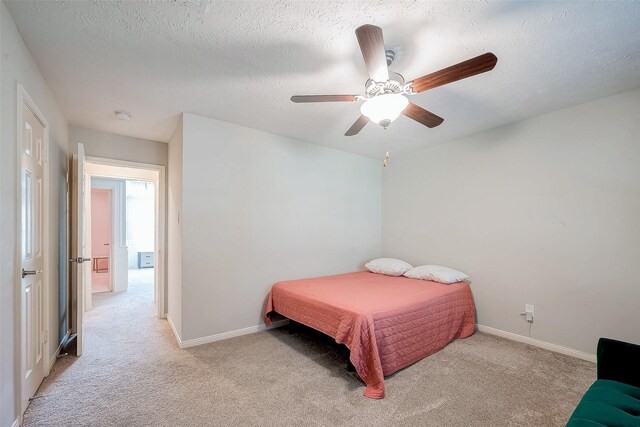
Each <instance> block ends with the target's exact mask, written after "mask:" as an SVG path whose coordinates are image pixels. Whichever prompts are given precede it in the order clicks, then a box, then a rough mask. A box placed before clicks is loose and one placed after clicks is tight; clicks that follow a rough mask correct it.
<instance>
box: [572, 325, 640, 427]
mask: <svg viewBox="0 0 640 427" xmlns="http://www.w3.org/2000/svg"><path fill="white" fill-rule="evenodd" d="M597 357H598V379H597V381H596V382H595V383H593V384H592V385H591V387H589V390H587V392H586V393H585V395H584V397H583V398H582V400H581V401H580V404H578V407H577V408H576V410H575V411H574V412H573V415H571V418H570V419H569V422H568V424H567V427H595V426H611V427H627V426H629V427H632V426H635V427H639V426H640V345H635V344H630V343H626V342H622V341H616V340H612V339H608V338H600V341H598V354H597Z"/></svg>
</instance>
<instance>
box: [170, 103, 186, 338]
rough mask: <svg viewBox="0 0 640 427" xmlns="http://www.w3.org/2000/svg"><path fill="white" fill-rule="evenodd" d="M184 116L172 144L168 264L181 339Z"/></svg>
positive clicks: (172, 319)
mask: <svg viewBox="0 0 640 427" xmlns="http://www.w3.org/2000/svg"><path fill="white" fill-rule="evenodd" d="M182 125H183V123H182V116H181V117H180V120H179V121H178V125H177V126H176V130H175V131H174V132H173V135H172V136H171V139H170V140H169V164H170V166H171V167H170V168H169V176H168V180H167V181H168V183H169V184H168V185H167V187H168V193H169V195H168V198H167V200H168V203H167V207H168V212H167V224H168V230H169V231H168V234H167V253H168V255H169V257H168V258H169V259H168V262H167V276H168V278H169V279H168V292H167V320H168V321H169V322H170V323H171V324H172V327H173V328H174V329H175V333H176V334H177V335H178V337H179V338H182V224H181V215H182V171H183V167H182V148H183V145H182V139H183V138H182V136H183V135H182V132H183V126H182Z"/></svg>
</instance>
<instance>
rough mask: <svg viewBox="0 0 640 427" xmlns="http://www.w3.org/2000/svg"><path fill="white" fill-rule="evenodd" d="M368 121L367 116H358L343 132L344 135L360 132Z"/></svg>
mask: <svg viewBox="0 0 640 427" xmlns="http://www.w3.org/2000/svg"><path fill="white" fill-rule="evenodd" d="M368 122H369V119H368V118H367V116H360V117H359V118H358V120H356V122H355V123H354V124H353V125H352V126H351V127H350V128H349V130H348V131H347V133H345V134H344V136H353V135H356V134H358V132H360V131H361V130H362V128H363V127H364V125H366V124H367V123H368Z"/></svg>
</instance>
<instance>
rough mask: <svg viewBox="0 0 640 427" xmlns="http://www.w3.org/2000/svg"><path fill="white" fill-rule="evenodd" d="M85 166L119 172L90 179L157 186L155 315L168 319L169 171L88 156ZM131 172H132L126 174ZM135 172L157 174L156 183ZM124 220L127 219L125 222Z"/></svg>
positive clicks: (91, 175)
mask: <svg viewBox="0 0 640 427" xmlns="http://www.w3.org/2000/svg"><path fill="white" fill-rule="evenodd" d="M86 162H87V163H89V164H92V165H101V166H107V167H109V166H111V167H116V168H119V169H120V170H118V172H117V173H112V172H97V171H92V172H88V173H87V175H88V176H89V177H90V179H91V178H93V177H97V178H98V177H99V178H111V179H124V180H138V181H154V182H155V183H156V185H155V188H154V192H155V194H154V212H155V215H154V216H155V221H156V230H155V233H154V240H155V250H154V275H155V277H154V290H155V295H156V296H157V298H156V300H157V301H156V314H157V317H158V318H160V319H165V318H166V317H167V312H166V310H165V301H166V293H165V291H166V289H165V287H166V277H167V274H166V269H167V263H166V262H165V256H166V253H167V247H166V232H165V230H166V226H167V222H166V167H165V166H162V165H154V164H150V163H141V162H133V161H128V160H116V159H108V158H104V157H93V156H86ZM127 169H129V171H127ZM135 170H138V171H151V172H156V173H157V174H158V175H157V180H156V179H149V178H147V177H141V176H140V175H137V174H136V172H135ZM122 220H124V218H123V219H122Z"/></svg>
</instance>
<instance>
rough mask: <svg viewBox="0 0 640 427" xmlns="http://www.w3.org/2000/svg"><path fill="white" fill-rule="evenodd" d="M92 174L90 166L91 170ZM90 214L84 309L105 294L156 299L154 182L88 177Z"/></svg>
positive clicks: (87, 218) (88, 213) (88, 215)
mask: <svg viewBox="0 0 640 427" xmlns="http://www.w3.org/2000/svg"><path fill="white" fill-rule="evenodd" d="M89 169H91V167H89ZM89 179H90V180H91V191H90V194H89V195H88V197H87V198H88V199H89V200H88V201H87V206H89V210H88V211H87V214H86V221H87V224H86V227H87V231H88V232H87V233H86V240H87V247H89V248H91V249H90V250H91V252H90V255H91V269H90V271H89V272H87V282H88V283H87V288H88V289H90V290H91V292H87V294H86V296H87V301H86V310H91V309H92V308H93V305H94V302H95V299H96V297H98V298H100V297H104V296H105V295H104V294H106V293H109V292H111V293H113V292H131V291H134V292H136V293H137V294H139V297H140V298H141V299H143V300H144V299H145V298H146V299H148V300H150V301H155V300H156V299H157V296H156V292H155V287H154V278H155V228H156V227H155V223H156V219H155V187H156V184H155V182H153V181H147V180H145V181H141V180H129V179H127V180H125V179H115V178H104V177H98V176H90V177H89Z"/></svg>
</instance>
